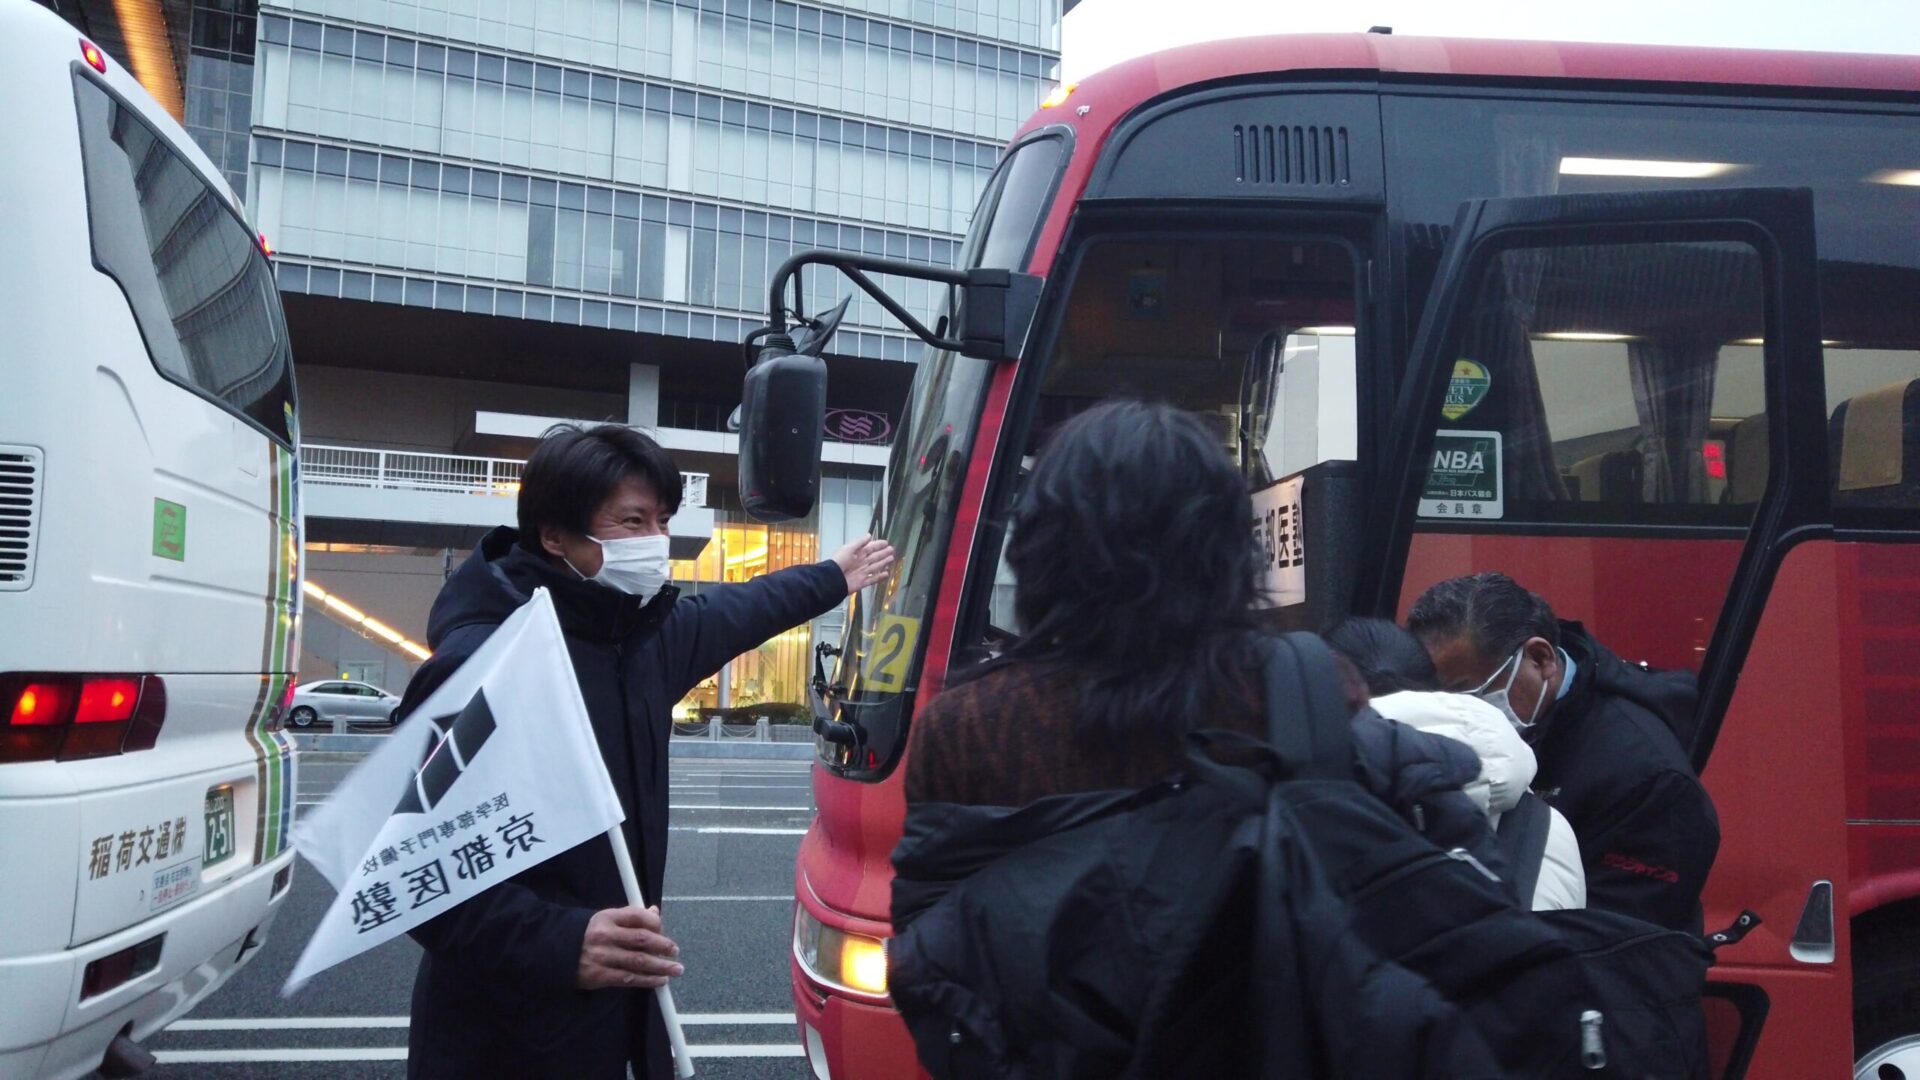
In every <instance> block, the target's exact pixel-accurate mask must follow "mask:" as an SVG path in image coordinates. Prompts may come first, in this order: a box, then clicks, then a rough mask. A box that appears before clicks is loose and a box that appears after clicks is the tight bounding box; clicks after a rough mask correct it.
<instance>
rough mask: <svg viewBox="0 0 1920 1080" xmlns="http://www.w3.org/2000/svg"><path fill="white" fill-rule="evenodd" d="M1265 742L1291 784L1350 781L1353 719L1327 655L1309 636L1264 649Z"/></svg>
mask: <svg viewBox="0 0 1920 1080" xmlns="http://www.w3.org/2000/svg"><path fill="white" fill-rule="evenodd" d="M1264 674H1265V683H1266V695H1267V741H1268V743H1270V744H1271V745H1272V746H1273V749H1274V752H1275V753H1276V754H1278V755H1279V757H1280V761H1281V763H1282V764H1283V765H1284V766H1285V767H1286V770H1287V776H1288V778H1289V779H1294V780H1352V779H1353V718H1352V717H1351V716H1350V715H1348V712H1347V695H1346V690H1345V680H1344V679H1343V678H1342V677H1341V675H1340V669H1339V667H1338V666H1337V665H1336V664H1335V662H1334V659H1333V651H1332V650H1331V649H1329V648H1327V645H1326V643H1325V642H1323V641H1321V640H1320V639H1319V638H1317V637H1315V636H1314V635H1312V634H1307V633H1292V634H1287V635H1285V636H1284V637H1280V638H1277V639H1275V640H1274V641H1273V642H1272V643H1271V646H1270V648H1269V649H1268V650H1267V663H1266V668H1265V672H1264Z"/></svg>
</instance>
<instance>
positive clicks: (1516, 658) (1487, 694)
mask: <svg viewBox="0 0 1920 1080" xmlns="http://www.w3.org/2000/svg"><path fill="white" fill-rule="evenodd" d="M1526 655H1527V647H1526V646H1525V645H1522V646H1520V651H1519V652H1516V653H1514V654H1513V658H1512V659H1510V660H1508V661H1507V663H1505V664H1501V665H1500V666H1499V667H1497V668H1495V669H1493V674H1492V675H1489V676H1487V681H1486V682H1483V683H1481V684H1480V686H1479V688H1478V689H1474V690H1469V691H1467V693H1469V694H1472V695H1473V696H1474V697H1477V698H1479V699H1480V700H1481V701H1484V702H1486V703H1487V704H1489V705H1491V706H1493V707H1494V708H1496V709H1499V710H1500V711H1501V712H1502V713H1505V714H1506V717H1507V719H1508V720H1509V721H1511V722H1512V723H1513V726H1514V727H1516V728H1519V729H1520V730H1522V731H1524V730H1526V729H1527V728H1530V727H1532V726H1533V725H1534V723H1535V722H1536V721H1538V720H1539V719H1540V708H1541V706H1543V705H1545V704H1546V703H1547V688H1546V687H1545V686H1544V685H1543V686H1541V687H1540V700H1538V701H1536V702H1534V703H1533V715H1532V716H1529V717H1528V718H1527V719H1525V720H1522V719H1520V714H1519V713H1516V712H1514V711H1513V702H1512V700H1511V694H1512V692H1513V681H1514V680H1515V679H1518V678H1519V677H1520V661H1521V659H1522V658H1524V657H1525V656H1526ZM1509 664H1511V665H1512V666H1513V672H1512V674H1510V675H1508V676H1507V682H1506V685H1504V686H1502V687H1501V688H1500V689H1498V690H1489V689H1487V687H1488V686H1490V685H1492V684H1493V680H1495V679H1497V678H1499V677H1500V673H1501V672H1502V671H1505V670H1506V669H1507V666H1508V665H1509Z"/></svg>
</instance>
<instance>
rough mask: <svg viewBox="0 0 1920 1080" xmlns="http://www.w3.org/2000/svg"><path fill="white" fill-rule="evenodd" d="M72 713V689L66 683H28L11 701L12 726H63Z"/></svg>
mask: <svg viewBox="0 0 1920 1080" xmlns="http://www.w3.org/2000/svg"><path fill="white" fill-rule="evenodd" d="M72 711H73V687H72V686H71V685H70V684H67V683H55V682H35V683H28V684H27V685H26V686H25V687H23V688H21V690H20V691H19V692H18V693H17V694H16V695H15V697H14V699H13V721H12V722H13V725H14V726H15V727H26V726H28V725H35V726H38V725H43V724H64V723H66V722H67V718H68V716H69V715H70V714H71V713H72Z"/></svg>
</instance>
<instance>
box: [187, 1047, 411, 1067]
mask: <svg viewBox="0 0 1920 1080" xmlns="http://www.w3.org/2000/svg"><path fill="white" fill-rule="evenodd" d="M153 1056H154V1060H156V1061H158V1062H159V1063H160V1064H162V1065H233V1064H239V1063H243V1062H251V1061H405V1060H407V1048H406V1047H404V1046H364V1047H361V1046H338V1047H326V1048H324V1049H305V1048H300V1049H296V1048H294V1047H265V1048H262V1049H257V1050H155V1051H154V1052H153Z"/></svg>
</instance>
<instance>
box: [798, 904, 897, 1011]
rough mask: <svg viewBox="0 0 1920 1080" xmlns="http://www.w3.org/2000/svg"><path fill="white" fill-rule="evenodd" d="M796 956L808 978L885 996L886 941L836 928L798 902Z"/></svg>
mask: <svg viewBox="0 0 1920 1080" xmlns="http://www.w3.org/2000/svg"><path fill="white" fill-rule="evenodd" d="M793 955H794V956H795V958H797V959H798V960H799V961H800V966H801V967H802V968H804V969H805V970H806V973H807V975H808V977H809V978H812V979H813V980H814V981H815V982H818V983H820V984H821V985H822V986H830V987H833V988H834V989H837V990H850V991H853V992H854V993H857V994H867V995H871V996H873V997H885V996H886V993H887V943H886V942H884V941H882V940H880V939H879V938H873V937H868V936H866V935H865V934H854V933H849V932H847V931H845V930H836V929H834V928H833V927H831V926H828V925H826V924H825V923H823V922H821V921H820V920H819V919H816V918H814V917H813V916H812V915H811V914H809V913H808V911H807V909H806V907H805V906H804V905H799V904H796V905H795V906H794V915H793Z"/></svg>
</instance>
